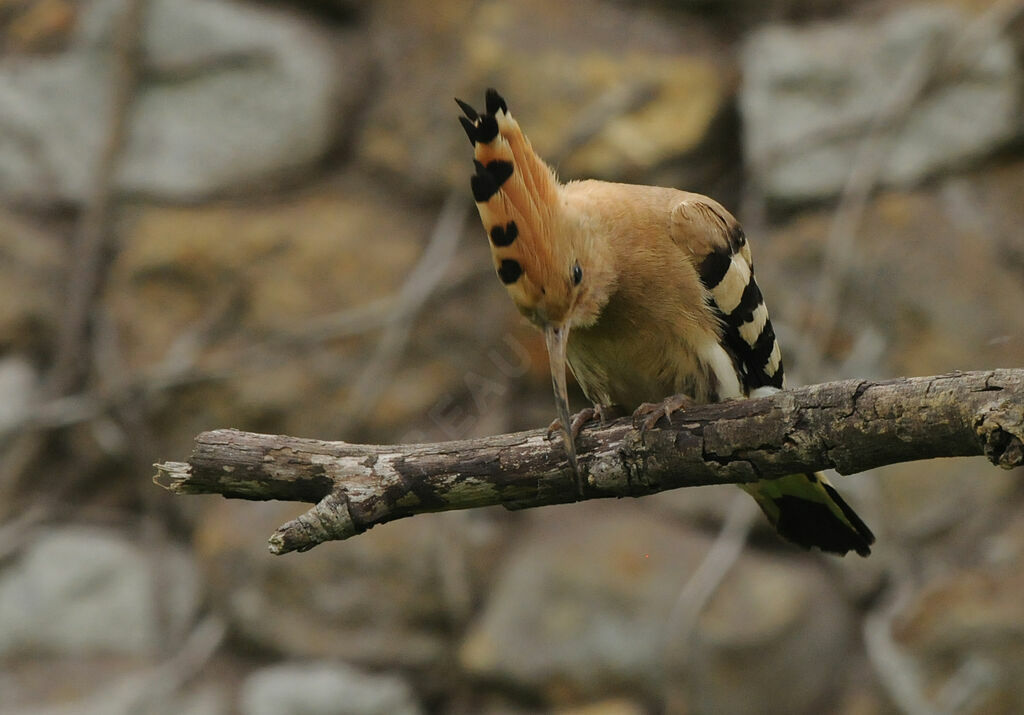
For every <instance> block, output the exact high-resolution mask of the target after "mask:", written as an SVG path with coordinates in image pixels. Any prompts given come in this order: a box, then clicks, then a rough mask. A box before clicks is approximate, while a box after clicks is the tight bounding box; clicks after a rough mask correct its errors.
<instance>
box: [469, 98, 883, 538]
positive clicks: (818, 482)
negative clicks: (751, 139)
mask: <svg viewBox="0 0 1024 715" xmlns="http://www.w3.org/2000/svg"><path fill="white" fill-rule="evenodd" d="M456 102H458V104H459V106H460V107H461V108H462V110H463V112H464V114H465V116H463V117H459V120H460V121H461V123H462V126H463V128H464V129H465V130H466V133H467V134H468V135H469V140H470V142H471V143H472V144H473V153H474V162H473V163H474V164H475V166H476V173H475V174H474V175H473V176H472V180H471V188H472V192H473V198H474V199H475V200H476V205H477V209H478V210H479V213H480V218H481V220H482V221H483V225H484V229H485V230H486V231H487V234H488V237H489V239H490V247H491V252H492V257H493V260H494V267H495V270H496V271H497V274H498V278H500V279H501V282H502V283H503V284H504V285H505V288H506V289H507V290H508V293H509V295H510V296H511V297H512V300H513V301H514V302H515V305H516V307H517V308H518V309H519V312H520V313H522V314H523V315H524V316H526V318H528V319H529V320H530V321H531V322H532V323H533V324H534V325H536V326H537V327H538V328H540V329H541V330H542V331H543V333H544V338H545V342H546V344H547V349H548V357H549V362H550V367H551V378H552V384H553V387H554V392H555V402H556V407H557V411H558V416H559V417H558V420H557V422H558V423H559V425H560V429H561V431H562V434H563V436H564V439H565V447H566V452H567V456H568V460H569V463H570V465H571V466H572V468H573V471H574V472H575V474H576V475H577V479H579V467H578V464H577V460H576V450H575V445H574V437H575V435H576V433H577V432H578V430H579V428H580V426H581V425H582V424H583V423H584V422H585V421H586V420H588V419H592V418H594V417H595V416H597V417H602V418H603V416H604V415H606V414H609V413H610V412H612V411H613V410H615V409H616V408H617V409H619V410H627V411H635V412H634V414H636V415H638V416H640V417H644V426H645V427H646V428H649V427H652V426H653V425H654V423H655V422H656V421H657V419H658V418H659V417H660V416H662V415H667V414H669V413H671V412H672V411H674V410H677V409H680V408H683V407H685V405H686V404H687V403H697V404H700V403H708V402H717V401H720V400H727V399H732V398H740V397H755V396H760V395H764V394H769V393H771V392H773V391H777V390H779V389H781V388H782V387H783V367H782V356H781V353H780V351H779V344H778V342H777V341H776V339H775V332H774V330H773V329H772V323H771V320H769V318H768V310H767V308H766V307H765V304H764V300H763V299H762V297H761V291H760V289H759V288H758V285H757V282H756V281H755V280H754V269H753V263H752V261H751V257H750V246H749V244H748V243H747V240H746V237H745V236H744V234H743V230H742V228H740V225H739V223H738V222H737V221H736V219H735V218H733V216H732V215H731V214H730V213H729V212H728V211H726V210H725V209H724V208H723V207H722V206H721V205H720V204H719V203H718V202H716V201H714V200H713V199H710V198H708V197H706V196H701V195H700V194H694V193H689V192H685V191H679V190H676V189H670V188H661V187H654V186H633V185H628V184H616V183H608V182H604V181H592V180H591V181H570V182H568V183H566V184H562V183H560V182H559V181H558V179H557V177H556V176H555V173H554V171H553V170H552V169H551V168H550V167H549V166H548V165H547V164H546V163H544V161H543V160H542V159H541V158H540V157H539V156H537V154H536V153H534V151H533V148H532V147H531V145H530V142H529V140H528V139H527V138H526V135H525V134H524V133H523V132H522V130H521V129H520V128H519V124H518V123H517V122H516V120H515V119H513V118H512V115H511V114H510V113H509V111H508V106H507V104H506V102H505V100H504V99H503V98H502V97H501V95H499V94H498V93H497V92H496V91H495V90H493V89H489V90H487V96H486V111H485V112H483V113H479V112H477V111H476V110H474V109H473V108H472V107H471V106H470V105H468V104H467V103H465V102H463V101H461V100H458V99H456ZM567 362H568V365H569V367H570V368H571V369H572V371H573V374H574V375H575V376H576V379H577V381H578V382H579V384H580V386H581V387H582V388H583V392H584V394H585V395H586V396H587V398H588V399H589V400H590V401H591V402H592V403H593V404H594V407H593V408H591V409H590V410H584V411H583V412H582V413H580V414H579V415H577V417H576V419H575V420H573V421H570V419H569V403H568V397H567V390H566V376H565V366H566V363H567ZM666 396H675V397H669V398H667V399H664V400H663V398H666ZM662 400H663V401H662ZM659 401H660V402H659ZM554 424H555V423H552V426H554ZM740 486H741V487H742V488H743V489H744V490H746V491H747V492H748V493H749V494H750V495H751V496H753V497H754V499H755V500H756V501H757V503H758V505H760V507H761V509H762V510H763V511H764V513H765V515H766V516H767V517H768V520H769V521H770V522H771V523H772V525H773V526H774V527H775V529H776V531H778V533H779V534H780V535H781V536H782V537H783V538H785V539H787V540H789V541H792V542H794V543H796V544H798V545H800V546H803V547H805V548H808V549H809V548H811V547H814V546H816V547H818V548H819V549H821V550H822V551H827V552H831V553H836V554H846V553H847V552H848V551H851V550H852V551H856V552H857V553H858V554H860V555H861V556H867V555H868V554H869V553H870V545H871V544H872V543H873V542H874V535H873V534H872V533H871V530H870V529H868V527H867V526H866V525H865V524H864V522H863V521H861V519H860V517H858V516H857V514H856V513H855V512H854V511H853V509H851V508H850V506H849V505H847V503H846V502H845V501H843V499H842V497H840V496H839V493H838V492H837V491H836V490H835V488H834V487H832V485H831V484H829V483H828V481H826V479H825V477H824V475H822V474H820V473H817V474H794V475H792V476H788V477H783V478H781V479H774V480H765V481H763V482H756V483H752V484H744V485H740ZM581 488H582V485H581Z"/></svg>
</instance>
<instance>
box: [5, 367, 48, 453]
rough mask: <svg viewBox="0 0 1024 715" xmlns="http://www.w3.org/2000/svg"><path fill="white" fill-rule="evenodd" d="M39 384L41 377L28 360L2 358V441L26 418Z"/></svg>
mask: <svg viewBox="0 0 1024 715" xmlns="http://www.w3.org/2000/svg"><path fill="white" fill-rule="evenodd" d="M38 383H39V375H38V374H37V373H36V370H35V368H34V367H33V366H32V363H30V362H29V361H28V360H26V359H24V358H23V357H20V356H18V355H10V356H6V357H0V440H2V438H3V435H4V432H6V431H7V430H8V429H10V428H12V427H16V426H18V424H19V423H20V422H21V420H22V419H23V418H24V417H25V414H26V412H27V411H28V409H29V407H30V406H31V405H32V402H33V399H34V398H35V394H36V390H37V389H38ZM0 443H2V442H0Z"/></svg>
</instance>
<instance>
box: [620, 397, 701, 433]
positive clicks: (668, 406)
mask: <svg viewBox="0 0 1024 715" xmlns="http://www.w3.org/2000/svg"><path fill="white" fill-rule="evenodd" d="M696 404H697V403H696V402H694V400H693V398H692V397H690V396H689V395H682V394H680V395H672V396H670V397H666V398H665V399H664V400H662V401H661V402H645V403H643V404H642V405H640V406H639V407H637V408H636V410H635V411H634V412H633V426H634V427H636V428H637V429H639V430H640V432H646V431H647V430H649V429H652V428H653V427H654V426H655V425H656V424H658V421H659V420H660V419H661V418H662V417H664V418H665V419H667V420H671V419H672V413H673V412H679V411H680V410H685V409H687V408H689V407H693V406H694V405H696Z"/></svg>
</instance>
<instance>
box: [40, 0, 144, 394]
mask: <svg viewBox="0 0 1024 715" xmlns="http://www.w3.org/2000/svg"><path fill="white" fill-rule="evenodd" d="M145 6H146V0H129V1H128V2H127V3H126V4H125V8H124V12H123V14H122V15H121V17H120V18H119V20H118V26H117V28H116V31H115V33H114V62H113V75H112V78H111V83H112V93H111V100H110V110H109V111H110V115H109V123H108V124H107V132H106V136H105V137H104V140H103V147H102V150H101V152H100V154H99V157H98V162H97V164H96V169H95V171H94V172H93V176H92V180H91V181H90V184H89V185H90V187H91V189H92V192H91V193H90V194H89V196H87V197H86V200H85V206H84V208H83V210H82V215H81V219H80V220H79V223H78V227H77V230H76V235H75V239H74V248H73V251H72V260H71V262H70V266H71V275H70V277H69V279H68V292H67V303H66V307H65V312H64V316H63V319H62V321H61V323H60V328H59V332H58V336H57V357H56V359H55V361H54V367H53V370H52V372H51V373H50V376H49V381H48V382H49V384H48V386H47V387H48V392H49V394H51V395H59V394H64V393H66V392H67V391H68V390H70V389H73V388H74V387H75V386H77V385H78V384H79V383H80V382H81V380H82V378H83V377H84V376H85V374H86V372H87V370H88V361H87V356H88V355H89V354H90V351H89V350H88V349H87V346H86V342H87V341H88V325H89V318H90V315H91V313H92V308H93V303H94V301H95V300H96V296H97V295H98V293H99V289H100V286H101V285H102V283H103V275H104V272H105V271H104V260H105V256H104V253H105V251H106V247H107V240H108V237H109V234H110V219H111V213H112V212H111V207H112V205H113V199H114V192H115V190H116V186H115V183H116V182H115V177H116V174H117V169H118V166H119V163H120V159H121V153H122V151H123V149H124V144H125V138H126V136H127V133H128V120H129V117H130V115H131V107H132V103H133V102H134V99H135V92H136V88H137V86H138V83H139V77H140V75H141V71H142V67H141V64H142V61H141V60H142V57H141V56H142V44H141V42H142V34H143V33H142V20H143V15H144V12H145Z"/></svg>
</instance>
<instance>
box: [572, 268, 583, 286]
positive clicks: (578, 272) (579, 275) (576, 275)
mask: <svg viewBox="0 0 1024 715" xmlns="http://www.w3.org/2000/svg"><path fill="white" fill-rule="evenodd" d="M581 280H583V269H582V268H580V264H579V263H576V264H574V265H573V267H572V284H573V285H574V286H578V285H579V284H580V281H581Z"/></svg>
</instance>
